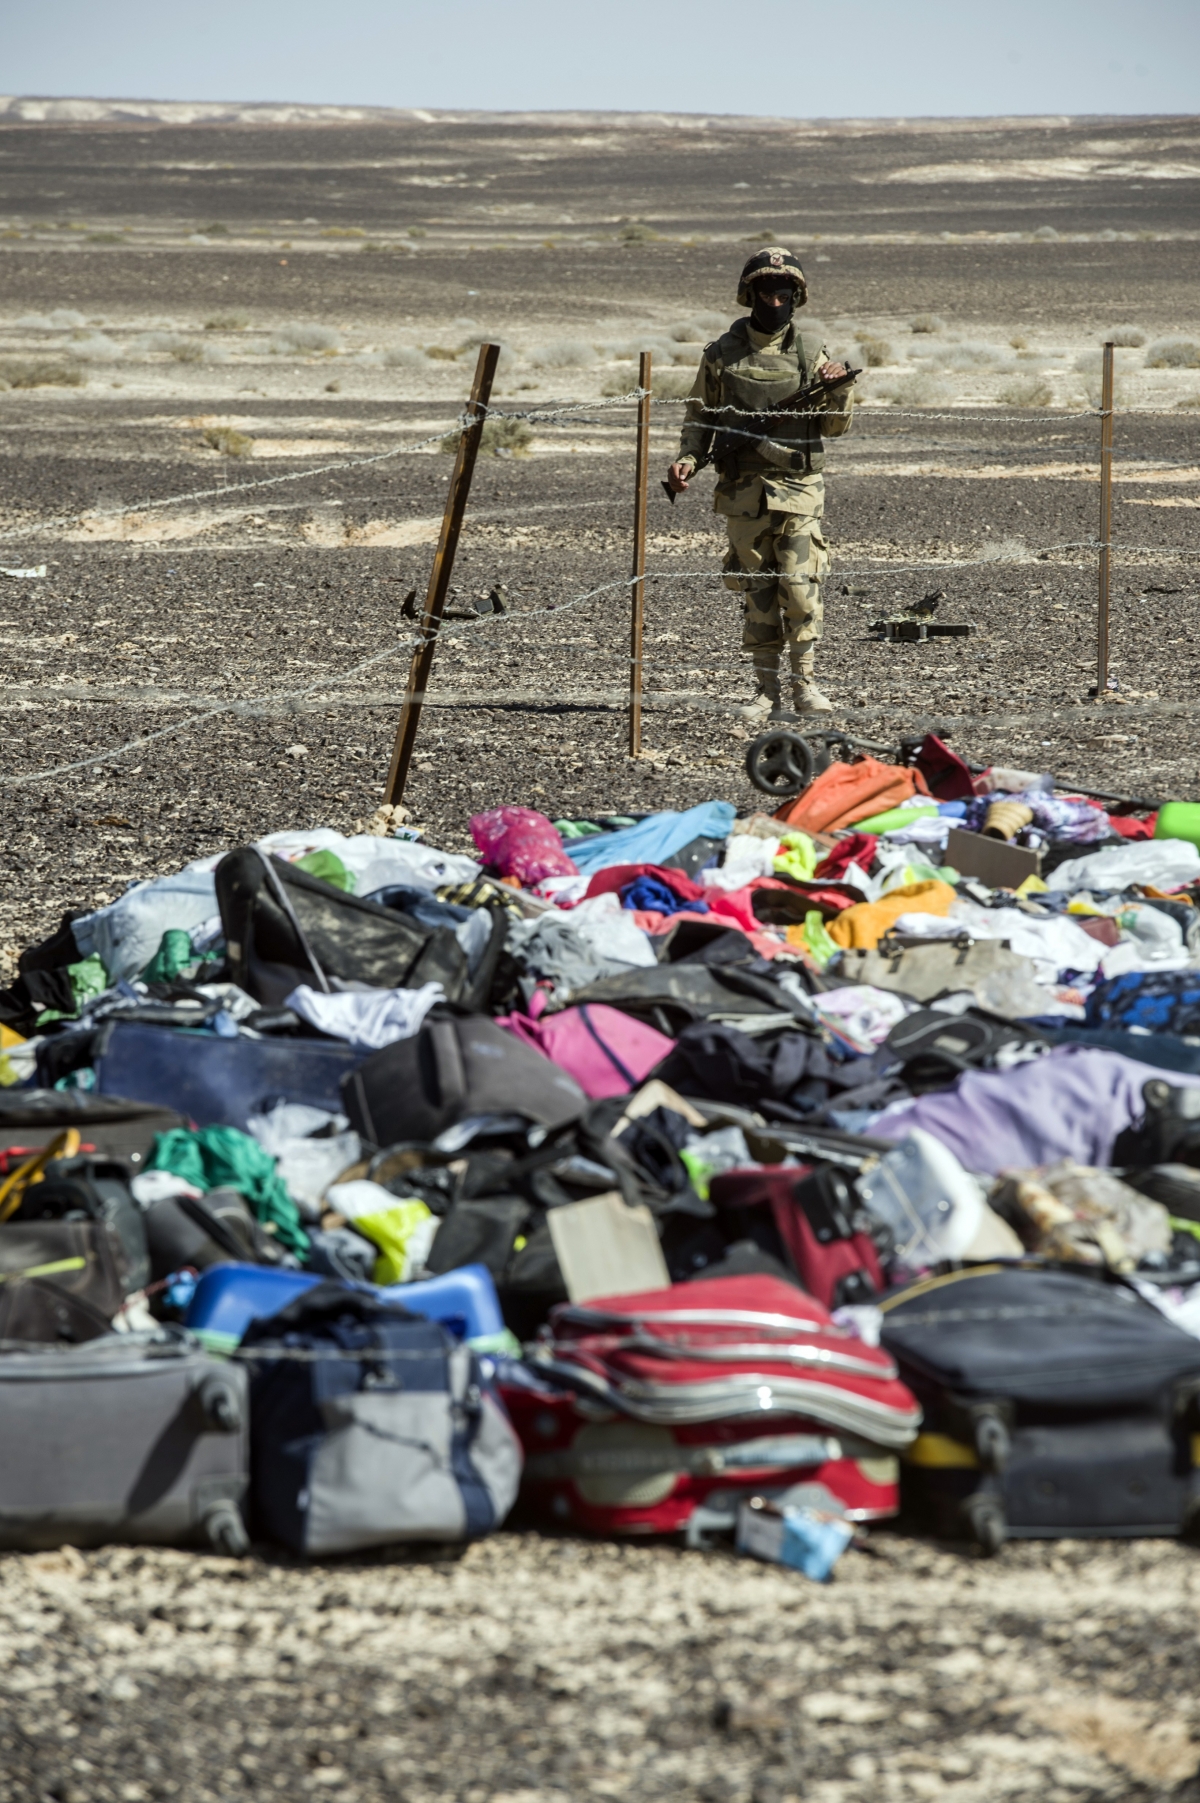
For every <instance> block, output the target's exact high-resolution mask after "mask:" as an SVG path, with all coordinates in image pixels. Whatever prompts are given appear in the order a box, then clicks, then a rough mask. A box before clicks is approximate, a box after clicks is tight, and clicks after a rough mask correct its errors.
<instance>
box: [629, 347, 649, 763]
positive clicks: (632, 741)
mask: <svg viewBox="0 0 1200 1803" xmlns="http://www.w3.org/2000/svg"><path fill="white" fill-rule="evenodd" d="M638 387H639V388H640V389H641V391H642V392H641V394H640V395H639V396H638V416H637V456H636V459H635V462H636V468H637V474H636V478H635V480H636V482H637V490H636V493H635V494H634V498H633V570H632V575H633V583H632V595H633V609H632V613H631V619H630V646H629V648H630V659H629V755H630V757H634V758H636V757H640V756H641V754H642V626H643V623H644V621H645V615H646V483H647V480H648V470H649V464H650V352H649V351H643V352H642V355H641V360H640V362H639V364H638Z"/></svg>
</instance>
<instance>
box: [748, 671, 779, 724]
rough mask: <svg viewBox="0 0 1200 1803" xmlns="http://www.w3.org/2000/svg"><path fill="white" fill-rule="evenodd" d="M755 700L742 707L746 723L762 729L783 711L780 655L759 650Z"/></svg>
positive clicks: (755, 673)
mask: <svg viewBox="0 0 1200 1803" xmlns="http://www.w3.org/2000/svg"><path fill="white" fill-rule="evenodd" d="M754 685H755V687H756V688H757V690H758V693H757V695H756V696H755V697H754V700H753V701H751V702H750V703H749V704H748V705H747V706H746V707H744V708H743V709H742V719H743V720H744V721H745V722H746V725H747V726H749V727H752V728H755V729H757V730H758V731H760V732H761V731H762V729H763V728H764V727H765V726H766V725H767V723H768V721H770V720H774V719H776V718H777V717H778V716H779V714H781V713H782V712H783V693H782V690H781V689H780V686H779V657H778V654H776V655H775V656H774V657H772V656H770V655H769V654H766V655H764V653H762V652H759V653H758V655H757V656H756V657H755V659H754Z"/></svg>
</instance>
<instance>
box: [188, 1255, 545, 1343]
mask: <svg viewBox="0 0 1200 1803" xmlns="http://www.w3.org/2000/svg"><path fill="white" fill-rule="evenodd" d="M328 1281H329V1279H328V1278H322V1277H318V1276H317V1275H316V1274H315V1273H314V1272H312V1271H277V1270H276V1269H275V1268H274V1267H273V1266H271V1265H212V1266H211V1267H210V1268H209V1269H208V1270H207V1271H205V1272H203V1274H202V1275H201V1277H200V1281H199V1282H198V1283H197V1285H196V1290H195V1294H194V1295H193V1297H192V1299H191V1301H190V1302H189V1304H188V1307H187V1313H186V1314H185V1315H184V1318H183V1321H184V1326H185V1327H188V1328H190V1329H191V1331H192V1332H193V1333H194V1334H195V1335H196V1336H197V1338H198V1339H200V1340H202V1341H203V1342H204V1344H205V1346H207V1348H208V1350H209V1351H210V1352H216V1353H225V1354H228V1353H230V1352H232V1351H233V1349H234V1347H235V1346H236V1345H237V1344H238V1343H239V1341H240V1340H241V1338H242V1335H243V1334H244V1333H245V1331H246V1329H247V1328H248V1327H249V1325H250V1323H251V1321H258V1320H262V1319H264V1318H265V1317H266V1316H268V1315H275V1314H278V1312H279V1310H280V1309H281V1308H286V1307H287V1305H288V1303H289V1302H291V1301H292V1300H293V1299H294V1298H295V1297H296V1296H301V1295H303V1293H304V1291H305V1290H311V1289H313V1288H314V1287H315V1286H316V1285H317V1284H318V1283H327V1282H328ZM350 1287H356V1288H362V1289H365V1290H370V1292H371V1294H372V1295H373V1296H382V1297H385V1298H386V1299H387V1300H388V1301H390V1302H397V1303H399V1304H400V1306H401V1307H402V1308H406V1309H408V1310H409V1312H410V1313H411V1314H414V1315H423V1316H424V1317H425V1319H426V1320H427V1321H440V1322H441V1323H442V1325H443V1327H446V1328H448V1329H449V1331H450V1332H451V1333H452V1334H456V1335H457V1337H458V1338H459V1339H460V1340H466V1341H467V1342H468V1344H469V1345H471V1346H474V1347H475V1348H476V1350H477V1351H480V1352H501V1351H507V1350H511V1346H512V1340H511V1336H510V1335H509V1334H508V1332H507V1330H506V1328H505V1326H504V1317H503V1315H502V1314H501V1313H500V1304H499V1302H498V1300H497V1298H496V1286H495V1284H494V1283H493V1282H492V1274H491V1272H490V1271H489V1270H488V1268H487V1266H486V1265H463V1266H462V1267H461V1269H460V1270H457V1271H447V1272H446V1274H445V1275H444V1276H443V1277H428V1278H426V1279H425V1281H424V1282H423V1283H393V1284H389V1285H388V1286H387V1287H386V1288H382V1289H380V1288H377V1287H375V1286H373V1285H371V1284H362V1285H356V1286H350V1285H347V1288H350Z"/></svg>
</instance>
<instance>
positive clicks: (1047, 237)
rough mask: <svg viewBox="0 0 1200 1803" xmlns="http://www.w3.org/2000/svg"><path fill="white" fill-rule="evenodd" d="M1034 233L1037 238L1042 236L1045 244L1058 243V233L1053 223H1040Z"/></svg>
mask: <svg viewBox="0 0 1200 1803" xmlns="http://www.w3.org/2000/svg"><path fill="white" fill-rule="evenodd" d="M1033 235H1034V237H1035V238H1040V239H1041V241H1042V243H1043V244H1057V243H1058V233H1057V232H1056V231H1055V229H1054V227H1053V226H1052V225H1039V226H1038V229H1037V231H1036V232H1034V234H1033Z"/></svg>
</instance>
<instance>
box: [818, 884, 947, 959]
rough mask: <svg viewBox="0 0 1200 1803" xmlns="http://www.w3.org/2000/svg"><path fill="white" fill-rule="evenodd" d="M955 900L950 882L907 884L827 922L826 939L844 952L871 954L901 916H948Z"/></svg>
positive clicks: (858, 905) (859, 903) (857, 905)
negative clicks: (828, 923)
mask: <svg viewBox="0 0 1200 1803" xmlns="http://www.w3.org/2000/svg"><path fill="white" fill-rule="evenodd" d="M953 900H954V890H953V889H952V888H951V887H950V885H949V883H942V882H929V883H910V884H909V885H908V886H907V888H904V889H893V890H892V892H891V894H890V895H885V896H883V897H882V898H881V899H880V900H879V901H874V902H858V903H856V904H855V906H854V907H853V908H847V909H846V912H845V913H844V914H839V915H838V917H837V919H836V920H834V921H831V922H830V925H829V937H830V938H831V939H832V940H833V942H834V944H835V945H838V946H840V947H841V949H842V950H843V951H844V952H851V951H853V952H873V951H874V950H875V947H876V946H877V945H878V944H879V941H880V940H881V939H882V938H883V935H884V934H885V933H886V932H888V931H889V929H890V928H891V927H893V926H894V925H895V923H896V921H897V920H899V918H900V916H901V915H902V914H942V915H945V914H948V913H949V912H950V904H951V902H952V901H953Z"/></svg>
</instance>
